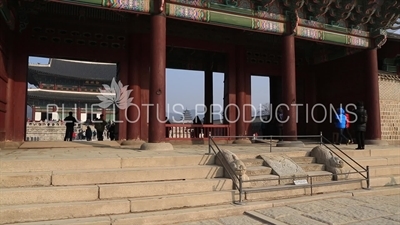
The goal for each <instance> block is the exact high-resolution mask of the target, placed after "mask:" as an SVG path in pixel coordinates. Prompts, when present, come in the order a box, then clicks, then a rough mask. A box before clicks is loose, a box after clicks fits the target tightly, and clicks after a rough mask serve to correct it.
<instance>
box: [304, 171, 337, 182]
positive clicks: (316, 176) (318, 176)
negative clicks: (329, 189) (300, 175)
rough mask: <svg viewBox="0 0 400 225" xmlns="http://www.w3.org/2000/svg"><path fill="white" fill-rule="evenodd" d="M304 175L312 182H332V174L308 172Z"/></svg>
mask: <svg viewBox="0 0 400 225" xmlns="http://www.w3.org/2000/svg"><path fill="white" fill-rule="evenodd" d="M306 173H307V175H308V176H312V182H327V181H332V173H331V172H328V171H308V172H306ZM309 180H311V178H309ZM310 182H311V181H310Z"/></svg>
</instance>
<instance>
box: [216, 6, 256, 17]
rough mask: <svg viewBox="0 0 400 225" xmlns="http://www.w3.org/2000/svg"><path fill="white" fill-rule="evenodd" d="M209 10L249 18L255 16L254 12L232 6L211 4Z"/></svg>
mask: <svg viewBox="0 0 400 225" xmlns="http://www.w3.org/2000/svg"><path fill="white" fill-rule="evenodd" d="M209 8H210V9H212V10H218V11H224V12H227V13H235V14H241V15H247V16H253V15H254V10H251V9H242V8H237V7H235V6H231V5H222V4H217V3H210V5H209Z"/></svg>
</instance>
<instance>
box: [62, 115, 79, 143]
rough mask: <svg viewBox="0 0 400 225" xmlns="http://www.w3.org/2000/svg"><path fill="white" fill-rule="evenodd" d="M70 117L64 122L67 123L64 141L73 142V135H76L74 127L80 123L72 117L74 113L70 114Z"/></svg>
mask: <svg viewBox="0 0 400 225" xmlns="http://www.w3.org/2000/svg"><path fill="white" fill-rule="evenodd" d="M68 114H69V115H68V116H67V117H65V119H64V122H65V127H66V130H65V136H64V141H72V139H73V134H74V127H75V124H77V123H78V121H77V120H76V119H75V117H73V116H72V112H69V113H68Z"/></svg>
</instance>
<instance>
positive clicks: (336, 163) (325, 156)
mask: <svg viewBox="0 0 400 225" xmlns="http://www.w3.org/2000/svg"><path fill="white" fill-rule="evenodd" d="M310 156H312V157H315V160H316V163H320V164H324V165H325V170H326V171H328V172H331V173H332V174H333V180H339V178H340V179H347V178H348V174H346V175H339V176H338V174H342V173H346V172H348V171H344V168H343V166H344V162H343V161H342V160H341V159H340V158H339V157H337V156H334V155H333V154H332V152H331V151H330V150H329V149H327V148H325V147H323V146H316V147H314V148H313V149H312V150H311V153H310Z"/></svg>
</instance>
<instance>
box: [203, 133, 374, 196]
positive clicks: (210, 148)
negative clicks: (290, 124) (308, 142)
mask: <svg viewBox="0 0 400 225" xmlns="http://www.w3.org/2000/svg"><path fill="white" fill-rule="evenodd" d="M221 137H224V138H241V139H246V138H254V136H211V134H210V135H209V136H208V139H209V149H208V152H209V154H211V150H212V151H213V152H214V154H216V155H218V154H217V153H216V151H215V149H214V147H213V146H212V145H211V143H213V144H214V145H215V146H216V148H217V150H218V152H221V150H220V149H219V147H218V145H217V144H216V143H215V141H214V140H213V138H221ZM257 137H258V138H260V137H261V138H262V137H269V138H270V143H269V145H270V152H272V137H278V138H280V137H281V138H284V137H296V138H301V137H306V138H319V144H320V145H323V146H325V147H326V148H327V149H329V150H330V151H331V152H333V154H335V155H336V156H337V157H339V158H340V159H341V160H343V162H344V163H346V164H347V165H349V166H350V167H351V168H352V169H354V170H355V172H347V173H340V174H335V176H339V175H350V174H360V175H361V176H362V177H363V179H360V181H362V180H366V182H367V189H370V174H369V166H366V167H363V166H362V165H360V164H359V163H358V162H357V161H355V160H354V159H353V158H351V157H350V156H349V155H347V154H346V153H345V152H343V151H342V150H341V149H339V148H338V147H337V146H336V145H335V144H333V143H331V142H330V141H329V140H328V139H327V138H325V137H324V136H323V135H322V132H320V134H319V135H268V136H257ZM324 141H326V142H328V144H331V145H332V146H334V148H336V149H337V150H339V151H340V152H341V153H342V154H343V155H345V156H346V157H347V158H348V159H350V160H351V161H352V162H354V163H355V164H356V165H357V166H359V167H361V168H362V170H357V169H356V168H355V167H354V166H352V165H351V164H350V163H349V162H347V161H346V160H345V159H343V157H341V156H340V155H338V154H337V153H336V152H335V151H333V150H332V149H331V148H329V147H328V146H327V145H326V144H325V143H324ZM221 158H223V159H221ZM219 159H220V160H221V162H223V163H222V164H224V162H225V164H227V162H226V159H225V158H224V157H219ZM223 166H224V168H225V167H226V168H225V169H226V170H227V171H228V173H229V175H230V176H231V178H232V179H234V180H235V182H234V183H235V187H236V188H237V189H238V190H239V194H240V195H239V198H240V200H239V202H240V203H241V202H242V194H243V191H244V190H243V188H242V187H243V183H245V182H255V181H271V180H279V181H280V180H287V179H295V178H307V180H310V184H308V185H297V186H285V187H281V188H282V189H285V188H288V187H290V188H301V187H308V186H309V187H310V188H311V195H312V193H313V192H312V190H313V186H318V185H320V184H313V182H312V181H313V177H319V176H326V175H312V176H309V175H307V176H296V177H288V178H280V177H279V178H266V179H257V180H249V181H243V180H242V179H241V176H239V177H238V176H237V175H236V174H235V173H234V171H233V170H232V168H231V167H230V166H229V165H227V166H225V165H223ZM230 173H232V175H231V174H230ZM363 173H366V175H364V174H363ZM236 181H239V185H238V184H237V183H236ZM350 181H359V180H350ZM343 182H349V180H346V181H337V182H336V184H339V183H343ZM330 184H332V183H330ZM267 189H268V188H263V190H267ZM270 189H272V188H270ZM252 191H257V189H252ZM246 192H247V191H246Z"/></svg>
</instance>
